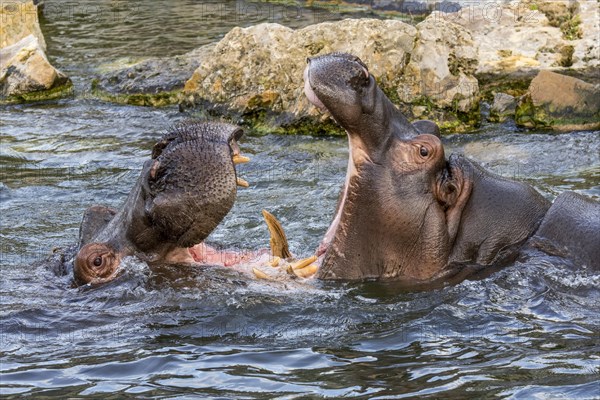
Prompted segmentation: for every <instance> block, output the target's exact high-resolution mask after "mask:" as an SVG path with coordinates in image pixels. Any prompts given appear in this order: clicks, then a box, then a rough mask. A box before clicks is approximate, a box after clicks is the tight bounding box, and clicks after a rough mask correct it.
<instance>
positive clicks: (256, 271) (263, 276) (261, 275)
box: [252, 268, 270, 280]
mask: <svg viewBox="0 0 600 400" xmlns="http://www.w3.org/2000/svg"><path fill="white" fill-rule="evenodd" d="M252 272H254V275H255V276H256V277H257V278H258V279H266V280H270V278H269V275H267V274H265V273H264V272H262V271H261V270H260V269H258V268H252Z"/></svg>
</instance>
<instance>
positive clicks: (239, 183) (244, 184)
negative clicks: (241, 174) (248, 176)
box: [236, 178, 250, 188]
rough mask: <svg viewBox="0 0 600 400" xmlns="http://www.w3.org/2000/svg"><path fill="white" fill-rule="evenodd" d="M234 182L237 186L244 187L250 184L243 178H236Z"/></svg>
mask: <svg viewBox="0 0 600 400" xmlns="http://www.w3.org/2000/svg"><path fill="white" fill-rule="evenodd" d="M236 183H237V185H238V186H241V187H245V188H247V187H248V186H250V184H249V183H248V182H246V181H245V180H243V179H242V178H237V181H236Z"/></svg>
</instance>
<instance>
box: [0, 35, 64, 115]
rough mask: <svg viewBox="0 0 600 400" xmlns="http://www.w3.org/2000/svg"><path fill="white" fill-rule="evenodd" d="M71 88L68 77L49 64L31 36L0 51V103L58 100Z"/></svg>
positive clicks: (39, 46)
mask: <svg viewBox="0 0 600 400" xmlns="http://www.w3.org/2000/svg"><path fill="white" fill-rule="evenodd" d="M71 87H72V83H71V81H70V80H69V78H67V77H66V76H65V75H64V74H63V73H62V72H60V71H58V70H57V69H56V68H54V67H53V66H52V65H50V63H49V62H48V59H47V58H46V55H45V54H44V51H43V50H42V46H41V44H40V42H39V41H38V39H37V38H36V37H35V36H34V35H29V36H27V37H25V38H23V39H21V40H20V41H19V42H17V43H15V44H13V45H11V46H8V47H5V48H3V49H0V103H2V104H9V103H22V102H29V101H41V100H50V99H55V98H60V97H63V96H65V95H67V94H69V93H70V92H71Z"/></svg>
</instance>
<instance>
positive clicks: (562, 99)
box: [515, 71, 600, 131]
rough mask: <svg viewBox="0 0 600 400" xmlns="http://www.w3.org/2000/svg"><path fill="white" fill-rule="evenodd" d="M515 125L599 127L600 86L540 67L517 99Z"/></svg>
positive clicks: (574, 128) (585, 128) (570, 128)
mask: <svg viewBox="0 0 600 400" xmlns="http://www.w3.org/2000/svg"><path fill="white" fill-rule="evenodd" d="M515 121H516V122H517V125H520V126H524V127H527V128H536V129H540V128H542V129H554V130H560V131H565V130H588V129H599V128H600V86H599V85H592V84H590V83H587V82H584V81H582V80H580V79H577V78H573V77H570V76H566V75H561V74H557V73H555V72H551V71H540V73H539V74H538V75H537V76H536V77H535V78H534V79H533V80H532V81H531V84H530V85H529V90H528V92H527V94H526V95H525V96H524V97H523V98H522V99H521V101H520V102H519V104H518V106H517V109H516V114H515Z"/></svg>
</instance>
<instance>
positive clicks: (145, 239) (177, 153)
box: [61, 121, 249, 285]
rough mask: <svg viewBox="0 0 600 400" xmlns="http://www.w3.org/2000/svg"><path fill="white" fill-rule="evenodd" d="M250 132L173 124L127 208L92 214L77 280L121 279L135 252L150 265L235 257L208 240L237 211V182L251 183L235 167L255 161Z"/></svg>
mask: <svg viewBox="0 0 600 400" xmlns="http://www.w3.org/2000/svg"><path fill="white" fill-rule="evenodd" d="M242 134H243V131H242V129H241V128H240V127H238V126H235V125H231V124H228V123H223V122H197V121H185V122H183V123H180V124H178V125H176V126H174V127H173V128H171V129H170V130H168V132H167V133H166V134H165V135H164V136H163V137H162V139H161V140H160V141H158V143H156V145H155V146H154V148H153V150H152V155H151V158H150V159H149V160H147V161H146V162H145V163H144V165H143V168H142V171H141V173H140V176H139V178H138V180H137V182H136V183H135V185H134V187H133V188H132V190H131V192H130V193H129V195H128V197H127V198H126V200H125V203H124V204H123V206H122V207H121V208H120V210H118V211H117V210H115V209H112V208H109V207H106V206H100V205H95V206H91V207H90V208H88V209H87V210H86V211H85V212H84V215H83V220H82V222H81V226H80V230H79V243H78V245H77V246H76V248H75V254H74V260H73V278H74V283H75V284H76V285H84V284H99V283H104V282H108V281H110V280H112V279H114V278H115V276H116V275H117V274H118V272H119V266H120V264H121V260H122V259H123V258H124V257H127V256H136V257H137V258H139V259H140V260H142V261H144V262H147V263H149V264H153V263H212V264H214V263H216V264H219V263H221V264H222V263H223V260H226V259H227V258H226V257H224V256H223V254H220V253H219V252H217V251H216V250H214V249H212V248H210V247H209V246H208V245H206V244H204V242H203V241H204V240H205V239H206V237H207V236H208V235H209V234H210V233H211V232H212V231H213V230H214V229H215V228H216V227H217V225H218V224H219V223H220V222H221V220H222V219H223V218H224V217H225V215H226V214H227V213H228V212H229V211H230V209H231V207H232V206H233V204H234V201H235V198H236V189H237V186H243V187H247V186H248V183H247V182H246V181H244V180H243V179H241V178H239V177H237V174H236V170H235V165H236V164H239V163H244V162H247V161H249V158H247V157H244V156H242V155H241V154H240V150H239V147H238V144H237V142H238V140H239V139H240V137H241V136H242ZM68 258H69V257H68V255H66V256H65V255H63V256H62V257H61V260H62V261H63V262H66V261H68V260H67V259H68Z"/></svg>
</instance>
